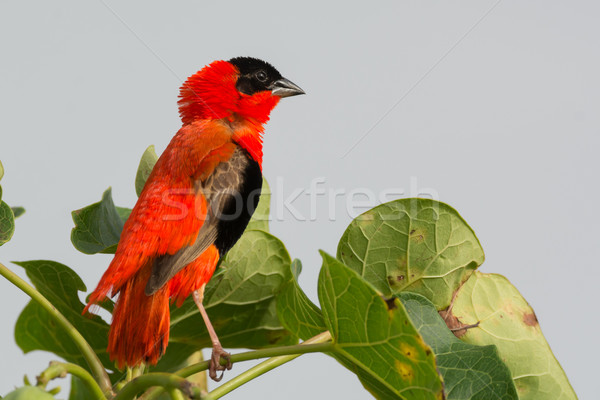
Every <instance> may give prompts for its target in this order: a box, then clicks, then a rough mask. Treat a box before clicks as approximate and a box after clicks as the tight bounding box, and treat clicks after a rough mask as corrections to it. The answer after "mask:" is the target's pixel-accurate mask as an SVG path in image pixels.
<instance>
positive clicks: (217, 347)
mask: <svg viewBox="0 0 600 400" xmlns="http://www.w3.org/2000/svg"><path fill="white" fill-rule="evenodd" d="M230 357H231V354H229V353H228V352H226V351H225V350H223V347H222V346H221V344H220V343H217V344H214V345H213V348H212V355H211V356H210V367H209V369H208V376H210V379H212V380H213V381H215V382H219V381H220V380H221V379H223V374H225V370H227V371H229V370H230V369H231V367H232V364H231V361H230ZM221 359H224V360H226V361H227V364H225V365H221ZM217 371H222V372H221V375H220V376H217Z"/></svg>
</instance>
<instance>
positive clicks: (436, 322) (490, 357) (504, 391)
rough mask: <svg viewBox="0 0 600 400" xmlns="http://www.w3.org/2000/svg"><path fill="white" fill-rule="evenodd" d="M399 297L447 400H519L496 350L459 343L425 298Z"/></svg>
mask: <svg viewBox="0 0 600 400" xmlns="http://www.w3.org/2000/svg"><path fill="white" fill-rule="evenodd" d="M399 297H400V300H401V301H402V304H404V307H405V308H406V311H407V312H408V316H409V317H410V319H411V321H412V322H413V324H414V326H415V327H416V328H417V330H418V331H419V333H420V334H421V336H422V337H423V339H424V340H425V343H427V344H428V345H429V346H431V349H432V350H433V353H434V354H435V355H436V363H437V366H438V369H439V371H440V373H441V374H442V377H443V379H444V384H445V385H444V386H445V388H444V389H445V392H446V398H447V399H448V400H452V399H456V400H458V399H480V400H487V399H502V400H518V396H517V390H516V389H515V385H514V384H513V381H512V376H511V374H510V371H509V370H508V367H507V366H506V365H505V364H504V363H503V362H502V360H501V359H500V356H499V355H498V351H497V349H496V346H493V345H489V346H475V345H472V344H469V343H465V342H463V341H461V340H459V339H458V338H457V337H456V336H454V334H453V333H452V332H451V331H450V330H449V329H448V327H447V326H446V323H445V322H444V320H443V319H442V317H440V315H439V314H438V312H437V310H436V309H435V306H434V305H433V303H431V302H430V301H429V300H427V298H425V297H423V296H421V295H419V294H415V293H408V292H407V293H401V294H400V296H399Z"/></svg>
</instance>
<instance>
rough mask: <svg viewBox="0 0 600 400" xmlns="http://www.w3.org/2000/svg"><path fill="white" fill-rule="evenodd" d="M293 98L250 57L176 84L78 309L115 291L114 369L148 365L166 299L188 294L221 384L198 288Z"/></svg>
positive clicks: (160, 347)
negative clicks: (165, 123)
mask: <svg viewBox="0 0 600 400" xmlns="http://www.w3.org/2000/svg"><path fill="white" fill-rule="evenodd" d="M303 93H304V91H302V89H300V88H299V87H298V86H296V85H295V84H293V83H292V82H290V81H289V80H287V79H285V78H283V77H282V76H281V74H280V73H279V72H278V71H277V70H276V69H275V68H274V67H273V66H272V65H270V64H268V63H266V62H264V61H261V60H258V59H255V58H250V57H237V58H233V59H231V60H229V61H215V62H213V63H211V64H210V65H208V66H206V67H204V68H203V69H202V70H200V71H198V72H197V73H196V74H194V75H192V76H191V77H189V78H188V79H187V81H186V82H185V83H184V84H183V86H182V87H181V89H180V95H179V97H180V100H179V102H178V104H179V114H180V116H181V120H182V121H183V126H182V127H181V129H180V130H179V132H177V134H176V135H175V136H174V137H173V139H172V140H171V143H169V145H168V146H167V148H166V150H165V151H164V153H163V154H162V155H161V156H160V158H159V159H158V161H157V163H156V165H155V166H154V169H153V171H152V173H151V174H150V176H149V177H148V180H147V181H146V185H145V187H144V189H143V191H142V193H141V195H140V197H139V199H138V201H137V203H136V205H135V207H134V208H133V211H132V212H131V215H130V216H129V219H128V220H127V222H125V226H124V227H123V232H122V233H121V238H120V240H119V245H118V247H117V251H116V253H115V257H114V258H113V260H112V262H111V263H110V265H109V267H108V269H107V270H106V272H105V273H104V275H103V276H102V278H101V279H100V283H98V287H97V288H96V289H95V290H94V291H93V292H92V294H91V296H90V299H89V303H88V305H87V306H86V308H85V310H84V312H86V311H87V310H88V309H89V307H90V306H92V305H94V304H97V303H98V302H101V301H102V300H103V299H104V298H105V297H106V296H114V295H115V294H117V293H119V297H118V299H117V302H116V305H115V308H114V312H113V320H112V324H111V327H110V333H109V339H108V352H109V354H110V357H111V359H112V360H114V361H115V362H116V364H117V365H118V367H119V368H123V366H125V365H127V366H136V365H139V364H141V363H147V364H156V363H157V362H158V359H159V358H160V356H161V355H162V354H163V353H164V352H165V349H166V347H167V343H168V341H169V320H170V315H169V301H170V299H171V300H174V301H175V302H176V303H177V305H178V306H180V305H181V304H182V303H183V301H184V300H185V299H186V298H187V297H188V296H189V295H190V294H192V295H193V298H194V301H195V302H196V304H197V306H198V308H199V310H200V313H201V314H202V317H203V318H204V322H205V323H206V326H207V329H208V332H209V334H210V337H211V340H212V343H213V349H212V357H211V366H210V370H209V372H210V376H211V378H212V379H214V380H220V379H221V378H220V377H219V378H217V374H216V371H223V370H224V369H225V368H226V367H224V366H222V365H221V364H220V358H224V359H227V360H228V359H229V353H227V352H225V351H224V350H223V347H222V346H221V343H220V342H219V338H218V337H217V335H216V333H215V331H214V329H213V327H212V325H211V323H210V321H209V319H208V316H207V314H206V311H205V310H204V307H203V306H202V299H203V295H204V288H205V287H206V283H207V282H208V281H209V280H210V278H211V277H212V275H213V273H214V271H215V268H216V266H217V262H218V261H219V259H220V258H221V257H223V256H224V255H225V254H226V253H227V251H228V250H229V249H230V248H231V247H232V246H233V245H234V244H235V242H236V241H237V240H238V239H239V238H240V236H241V235H242V233H243V232H244V229H245V228H246V226H247V225H248V222H249V221H250V217H251V216H252V213H253V212H254V209H255V208H256V205H257V204H258V197H259V194H260V189H261V186H262V155H263V154H262V133H263V130H264V127H263V125H264V124H265V123H266V122H267V121H268V120H269V114H270V112H271V110H273V108H274V107H275V106H276V105H277V103H278V102H279V100H280V99H281V98H282V97H288V96H295V95H299V94H303ZM227 368H228V369H229V368H231V364H230V363H229V364H228V365H227ZM221 377H222V375H221Z"/></svg>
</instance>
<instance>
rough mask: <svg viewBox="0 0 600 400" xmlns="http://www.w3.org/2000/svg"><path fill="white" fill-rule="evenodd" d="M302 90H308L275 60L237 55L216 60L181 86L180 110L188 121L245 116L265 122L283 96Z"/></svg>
mask: <svg viewBox="0 0 600 400" xmlns="http://www.w3.org/2000/svg"><path fill="white" fill-rule="evenodd" d="M298 94H304V91H303V90H302V89H300V88H299V87H298V86H297V85H295V84H294V83H292V82H290V81H289V80H287V79H285V78H284V77H283V76H281V74H280V73H279V71H277V70H276V69H275V67H273V66H272V65H271V64H269V63H267V62H265V61H262V60H259V59H256V58H252V57H236V58H232V59H231V60H229V61H215V62H213V63H211V64H209V65H207V66H206V67H204V68H202V69H201V70H200V71H198V72H196V73H195V74H194V75H192V76H190V77H189V78H188V79H187V81H186V82H185V83H184V84H183V85H182V86H181V89H180V94H179V97H180V99H179V102H178V104H179V114H180V115H181V120H182V121H183V123H184V124H188V123H191V122H194V121H196V120H199V119H223V118H233V117H241V118H244V119H247V120H251V121H252V122H255V123H257V124H261V125H262V124H264V123H265V122H267V121H268V120H269V114H270V112H271V110H272V109H273V108H274V107H275V106H276V105H277V103H278V102H279V100H280V99H281V98H282V97H289V96H295V95H298Z"/></svg>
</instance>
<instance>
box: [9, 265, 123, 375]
mask: <svg viewBox="0 0 600 400" xmlns="http://www.w3.org/2000/svg"><path fill="white" fill-rule="evenodd" d="M15 264H17V265H20V266H21V267H23V268H24V269H25V271H26V273H27V276H28V277H29V279H30V280H31V283H32V284H33V286H35V288H36V289H37V290H38V291H39V292H40V293H41V294H42V295H43V296H44V297H46V299H48V300H49V301H50V302H51V303H52V304H53V305H54V307H56V309H57V310H58V311H60V313H61V314H63V315H64V316H65V317H66V318H67V319H68V320H69V321H70V322H71V324H73V326H74V327H75V329H77V330H78V331H79V332H80V333H81V334H82V335H83V337H84V338H85V339H86V341H87V342H88V343H89V344H90V345H91V346H92V348H93V349H94V351H95V352H96V354H98V356H99V357H100V360H101V361H102V363H103V364H104V366H105V367H107V368H109V369H112V368H113V364H112V362H110V360H109V358H108V354H107V353H106V346H107V342H108V324H107V323H106V322H104V321H103V320H102V319H101V318H100V317H98V316H95V315H86V316H83V315H81V313H82V311H83V307H84V305H83V304H82V303H81V301H80V300H79V296H78V291H83V292H85V291H86V287H85V285H84V283H83V281H82V280H81V278H80V277H79V276H78V275H77V274H76V273H75V272H74V271H73V270H71V269H70V268H69V267H67V266H66V265H63V264H60V263H57V262H54V261H46V260H37V261H24V262H16V263H15ZM15 339H16V342H17V345H18V346H19V347H20V348H21V349H22V350H23V351H24V352H25V353H28V352H30V351H33V350H45V351H49V352H52V353H54V354H56V355H58V356H59V357H62V358H63V359H65V360H67V361H69V362H73V363H76V364H79V365H81V366H83V367H87V363H86V361H85V359H84V358H83V356H82V355H81V352H80V351H79V348H78V347H77V346H76V345H75V343H74V342H73V341H72V340H71V338H70V337H69V336H68V335H66V334H65V332H64V331H63V329H62V328H60V327H58V326H57V325H56V322H55V321H54V319H53V318H52V317H51V316H50V315H49V314H48V312H47V311H46V310H44V309H43V308H42V307H41V306H39V305H38V303H36V302H34V301H30V302H29V303H28V304H27V306H25V309H24V310H23V312H21V315H20V316H19V318H18V319H17V323H16V325H15Z"/></svg>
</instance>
